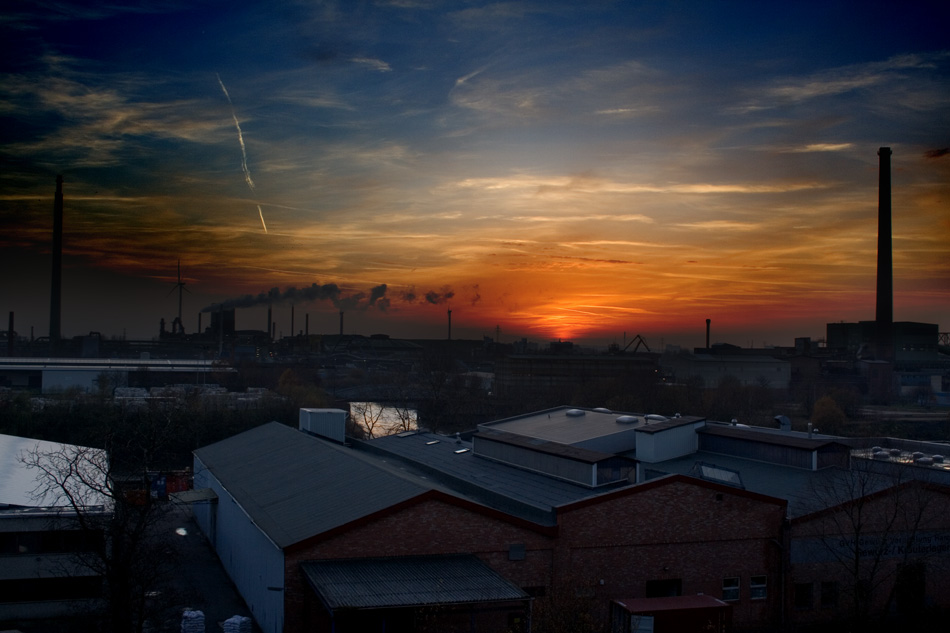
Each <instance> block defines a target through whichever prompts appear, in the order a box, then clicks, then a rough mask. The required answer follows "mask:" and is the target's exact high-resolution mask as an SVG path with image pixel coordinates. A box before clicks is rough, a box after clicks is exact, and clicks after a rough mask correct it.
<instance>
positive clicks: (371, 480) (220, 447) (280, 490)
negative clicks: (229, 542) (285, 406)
mask: <svg viewBox="0 0 950 633" xmlns="http://www.w3.org/2000/svg"><path fill="white" fill-rule="evenodd" d="M194 454H195V457H196V458H197V459H198V461H200V465H199V464H196V471H197V468H200V467H204V468H207V469H208V470H209V471H210V472H211V473H212V474H213V475H214V477H215V478H216V479H217V480H218V481H219V482H220V483H221V485H223V486H224V487H225V488H226V489H227V491H228V492H229V493H230V494H231V496H232V497H233V498H234V500H235V501H236V502H237V503H239V504H240V505H241V507H242V508H243V509H244V511H245V512H247V514H248V515H249V516H250V518H251V519H252V520H253V521H254V522H255V523H256V524H257V525H258V526H259V527H260V528H261V530H263V531H264V533H265V534H267V536H268V537H269V538H270V539H271V540H272V541H273V542H274V543H275V544H276V545H277V546H278V547H280V548H286V547H288V546H290V545H293V544H294V543H298V542H300V541H302V540H304V539H307V538H310V537H313V536H315V535H318V534H321V533H323V532H326V531H328V530H331V529H333V528H336V527H339V526H341V525H345V524H347V523H350V522H351V521H354V520H357V519H360V518H362V517H365V516H368V515H370V514H372V513H374V512H378V511H381V510H384V509H386V508H389V507H391V506H393V505H395V504H397V503H400V502H403V501H407V500H409V499H412V498H413V497H416V496H418V495H420V494H423V493H425V492H427V491H428V490H431V489H432V488H434V487H435V486H433V485H426V482H425V481H424V480H421V479H419V478H417V477H412V476H411V475H409V474H407V473H402V472H400V471H399V470H398V469H396V468H391V467H388V466H387V465H386V464H385V462H382V461H380V460H373V459H372V458H371V457H368V456H365V455H363V454H361V453H359V452H357V451H353V450H351V449H348V448H346V447H343V446H340V445H337V444H333V443H331V442H326V441H323V440H320V439H318V438H315V437H313V436H310V435H307V434H306V433H303V432H301V431H297V430H295V429H293V428H291V427H289V426H286V425H283V424H280V423H277V422H271V423H269V424H264V425H262V426H259V427H257V428H254V429H251V430H249V431H246V432H244V433H241V434H239V435H235V436H233V437H230V438H228V439H226V440H222V441H220V442H217V443H215V444H211V445H209V446H205V447H204V448H200V449H198V450H196V451H195V453H194ZM278 466H279V468H278Z"/></svg>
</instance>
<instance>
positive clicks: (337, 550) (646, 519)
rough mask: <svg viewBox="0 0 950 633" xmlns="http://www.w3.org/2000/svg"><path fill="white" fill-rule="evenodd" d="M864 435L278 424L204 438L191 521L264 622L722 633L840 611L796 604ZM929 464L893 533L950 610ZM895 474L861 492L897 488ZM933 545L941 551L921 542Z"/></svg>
mask: <svg viewBox="0 0 950 633" xmlns="http://www.w3.org/2000/svg"><path fill="white" fill-rule="evenodd" d="M330 435H336V434H333V433H331V434H330ZM855 450H856V449H853V448H852V447H849V446H847V445H846V444H844V443H843V442H841V441H840V440H838V439H836V438H830V437H827V436H820V437H819V436H807V435H806V434H795V433H791V432H778V431H774V430H768V429H753V428H742V427H737V426H731V425H724V424H719V423H714V422H710V421H707V420H704V419H703V418H696V417H674V418H665V417H662V416H643V415H632V414H616V413H612V412H610V411H606V410H602V409H568V408H566V407H561V408H557V409H552V410H548V411H542V412H539V413H535V414H531V415H526V416H519V417H516V418H512V419H508V420H501V421H497V422H493V423H489V424H484V425H481V426H480V427H479V429H478V431H477V432H476V433H475V434H474V435H473V436H472V437H471V438H464V439H463V438H462V437H459V436H456V437H446V436H439V435H434V434H430V433H425V432H408V433H401V434H399V435H394V436H388V437H383V438H378V439H375V440H370V441H356V440H352V439H351V440H348V442H347V443H345V444H344V443H340V442H335V441H331V440H329V439H327V438H325V437H318V436H315V435H313V434H312V433H307V432H304V431H300V430H295V429H292V428H290V427H287V426H284V425H280V424H277V423H271V424H268V425H264V426H262V427H258V428H257V429H253V430H251V431H247V432H245V433H243V434H241V435H238V436H235V437H232V438H229V439H227V440H224V441H222V442H219V443H217V444H213V445H211V446H207V447H204V448H202V449H199V450H198V451H196V452H195V486H196V488H206V489H208V490H209V491H211V493H212V494H209V497H213V501H209V502H207V503H204V504H200V505H198V506H196V509H195V515H196V518H197V520H198V523H199V525H200V526H201V529H202V530H203V531H204V532H205V533H206V534H207V535H208V536H209V539H210V540H211V542H212V543H213V545H214V546H215V548H216V550H217V552H218V555H219V556H220V558H221V560H222V562H223V563H224V566H225V568H226V569H227V571H228V573H229V575H230V576H231V578H232V579H233V580H234V582H235V584H236V586H237V588H238V590H239V591H240V592H241V594H242V596H243V597H244V599H245V600H246V601H247V603H248V606H249V607H250V609H251V611H252V613H253V614H254V616H255V619H256V620H257V622H258V624H259V625H260V626H261V628H262V629H263V630H264V631H265V632H268V633H270V632H278V631H304V630H306V631H331V630H333V631H340V632H343V631H382V630H386V631H402V630H406V631H409V630H413V631H415V630H440V631H452V630H465V631H469V630H479V631H485V630H488V631H496V630H505V629H506V628H508V629H511V630H528V628H529V627H530V625H531V623H533V624H534V625H535V626H539V625H540V624H541V623H543V622H544V621H546V619H547V620H550V619H552V618H554V617H560V616H564V615H565V613H558V610H559V609H560V610H562V611H568V612H569V613H568V614H569V615H571V616H573V617H575V618H580V619H582V620H585V619H586V620H585V621H588V622H590V623H592V624H593V625H594V626H595V627H597V628H596V629H595V630H599V628H600V627H606V626H607V625H608V623H609V622H610V621H611V619H612V618H613V619H614V624H615V625H617V624H618V622H619V623H620V624H621V625H622V626H621V628H619V629H618V630H630V631H632V630H636V626H639V625H636V624H634V623H636V622H640V621H641V619H643V618H650V619H651V620H650V621H651V622H653V623H654V624H655V625H656V628H655V630H656V631H657V633H662V631H663V626H675V625H673V624H668V623H670V622H674V623H675V622H680V623H682V622H687V621H689V622H692V621H693V620H696V619H703V618H706V619H705V620H703V622H704V624H703V626H705V625H710V626H712V627H713V629H711V630H720V631H722V630H725V627H726V626H729V627H731V628H730V630H772V629H776V628H778V627H779V626H781V625H782V624H783V623H789V622H790V623H801V624H808V623H811V622H815V621H827V620H828V619H831V618H833V617H839V616H840V617H844V616H846V615H847V602H846V600H844V599H842V600H840V601H839V602H838V603H837V605H836V606H835V608H834V609H832V608H831V606H830V605H829V606H826V609H825V611H823V612H819V611H810V610H808V609H805V608H804V607H803V606H802V604H800V602H799V598H801V601H802V602H803V601H804V595H805V593H806V590H805V588H804V585H805V584H807V583H808V582H811V583H812V584H813V586H814V587H817V588H818V589H815V591H816V592H817V591H821V588H822V587H824V588H825V589H828V590H829V591H830V585H822V584H821V583H822V582H825V583H827V582H830V578H831V576H830V574H832V571H831V567H830V566H829V564H828V561H823V560H821V559H819V560H816V561H813V563H814V564H812V563H809V564H808V565H806V564H805V562H804V561H803V559H802V552H803V551H805V550H803V546H804V545H807V544H808V543H809V542H810V541H809V540H808V539H814V538H816V535H815V533H814V532H813V531H812V528H815V527H816V526H820V536H822V537H828V536H832V537H834V538H835V539H837V540H839V541H840V540H841V539H842V538H843V536H844V535H845V532H844V531H843V530H841V529H839V530H838V531H837V532H835V531H834V530H830V529H829V528H828V526H827V525H826V524H824V523H823V521H824V518H823V517H826V516H832V515H834V514H835V513H836V512H840V508H839V506H840V504H834V503H831V502H830V500H829V499H821V498H819V497H818V496H817V495H815V493H814V490H816V489H817V488H816V486H818V485H820V484H821V483H822V482H824V483H825V484H827V483H828V482H829V481H833V480H835V479H836V478H837V479H840V476H841V473H848V472H850V471H851V462H852V461H854V460H855V459H856V458H855V457H854V451H855ZM864 462H867V463H869V464H873V465H874V466H875V467H884V466H885V464H883V461H882V460H880V459H879V458H878V459H876V460H864ZM862 463H863V462H862ZM928 472H932V473H935V474H936V475H937V477H936V478H935V480H934V481H931V482H928V487H927V490H928V491H929V493H931V494H933V495H936V497H934V500H933V501H932V506H931V505H928V507H932V508H934V510H932V511H929V512H930V513H929V514H926V516H925V518H926V521H924V520H921V521H917V522H916V523H914V524H913V525H912V526H910V525H904V527H902V528H901V529H900V530H894V533H895V534H896V533H898V532H900V533H910V532H913V534H914V535H915V536H914V538H915V539H916V540H913V539H911V541H909V543H910V548H909V553H908V555H907V556H905V558H904V560H905V562H906V563H908V564H910V563H914V564H917V567H914V566H913V565H911V566H910V567H908V566H907V565H906V564H905V565H904V567H902V568H901V569H904V571H903V572H901V573H903V575H904V577H905V585H906V584H907V583H910V582H917V585H913V586H916V587H919V586H920V582H921V581H920V573H921V572H920V569H921V568H920V565H923V566H924V572H923V573H924V574H925V577H924V580H923V584H924V587H923V588H924V591H925V602H926V603H927V604H928V605H929V606H932V607H941V606H942V607H944V608H946V607H948V606H950V604H946V603H947V601H948V598H947V593H946V592H945V591H944V589H945V587H944V586H943V585H941V584H940V582H941V581H940V577H939V576H938V575H937V574H936V573H935V570H936V569H937V567H934V565H935V564H937V563H939V564H943V563H944V562H946V560H947V552H946V551H941V550H940V547H942V545H941V544H942V543H944V540H945V539H946V538H947V535H948V534H950V524H948V520H947V513H946V512H944V513H942V514H941V513H940V512H939V511H937V510H936V508H939V507H941V506H940V505H939V504H940V503H941V502H943V501H945V500H946V498H947V497H946V494H947V488H946V482H942V481H939V478H940V476H941V474H942V473H946V474H947V475H950V470H946V471H945V470H942V469H935V470H931V471H928ZM888 477H889V475H887V474H886V473H885V474H877V475H875V478H874V488H873V490H872V489H870V488H867V489H865V492H867V494H877V495H884V496H886V495H888V494H889V492H894V490H895V488H894V487H893V486H888V485H887V482H888V481H889V479H888ZM918 479H919V477H918ZM909 499H910V497H906V496H905V497H904V500H905V501H906V500H909ZM896 507H899V508H906V507H908V506H907V505H906V504H902V503H898V504H897V506H896ZM836 508H838V509H836ZM822 512H824V513H826V514H822ZM828 513H831V514H828ZM925 541H926V542H925ZM806 549H807V547H806ZM907 549H908V548H907V547H905V550H907ZM923 549H928V551H930V550H932V551H931V553H933V554H934V557H932V560H931V559H927V560H924V559H921V558H920V557H919V556H916V554H914V552H921V551H922V550H923ZM813 550H814V548H813ZM809 565H810V566H809ZM822 565H824V566H825V567H824V568H822ZM898 567H900V566H894V569H898ZM914 569H916V570H918V571H917V572H913V570H914ZM898 571H899V570H898ZM895 573H896V572H895ZM914 573H917V575H916V576H914V575H913V574H914ZM434 577H437V578H439V579H440V582H439V583H435V584H434V583H433V582H432V579H433V578H434ZM476 578H477V579H478V580H477V581H473V580H472V579H476ZM881 580H882V582H883V581H884V577H883V576H882V577H881ZM892 585H893V583H892ZM892 585H889V586H892ZM907 586H911V585H907ZM883 587H884V585H883V584H882V589H881V591H884V590H885V589H884V588H883ZM841 588H842V591H841V593H842V595H843V594H844V591H843V589H844V585H843V584H842V585H841ZM941 592H943V593H941ZM905 593H906V591H905ZM700 595H702V596H706V597H708V598H709V600H706V599H705V598H696V597H697V596H700ZM697 601H700V602H702V604H697ZM905 602H906V599H905ZM651 609H652V610H653V611H651ZM677 614H678V615H677ZM618 618H619V620H618ZM653 618H655V620H653ZM690 618H692V619H690ZM664 622H666V623H667V624H664ZM427 627H428V628H427ZM472 627H474V629H473V628H472ZM623 627H626V628H623ZM717 627H718V628H717Z"/></svg>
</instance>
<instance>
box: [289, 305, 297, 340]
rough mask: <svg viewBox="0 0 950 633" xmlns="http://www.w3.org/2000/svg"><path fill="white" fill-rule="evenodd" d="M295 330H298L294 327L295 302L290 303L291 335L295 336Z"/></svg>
mask: <svg viewBox="0 0 950 633" xmlns="http://www.w3.org/2000/svg"><path fill="white" fill-rule="evenodd" d="M294 332H296V330H295V329H294V306H293V304H291V305H290V336H291V337H293V336H294Z"/></svg>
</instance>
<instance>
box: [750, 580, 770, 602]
mask: <svg viewBox="0 0 950 633" xmlns="http://www.w3.org/2000/svg"><path fill="white" fill-rule="evenodd" d="M749 597H750V598H752V599H753V600H765V599H766V598H768V597H769V591H768V577H767V576H752V578H750V579H749Z"/></svg>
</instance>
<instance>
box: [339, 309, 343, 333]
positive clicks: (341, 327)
mask: <svg viewBox="0 0 950 633" xmlns="http://www.w3.org/2000/svg"><path fill="white" fill-rule="evenodd" d="M340 336H343V310H340Z"/></svg>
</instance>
